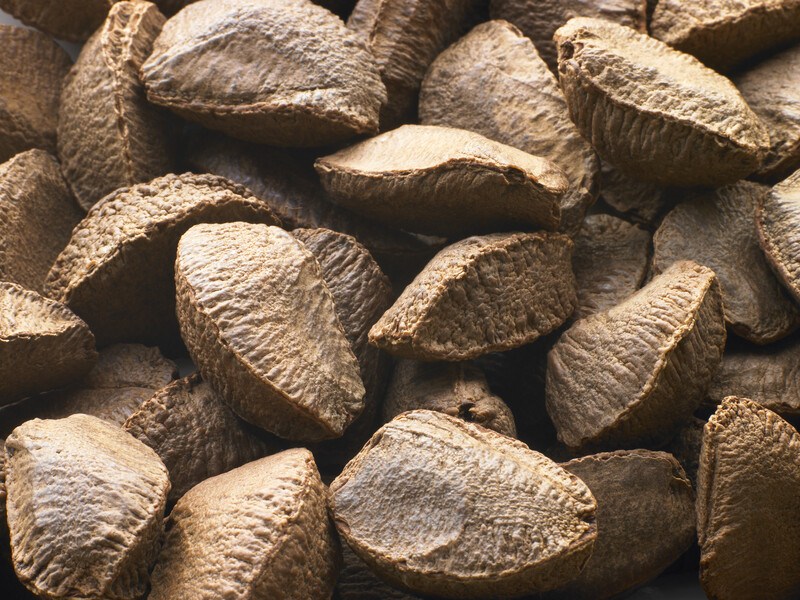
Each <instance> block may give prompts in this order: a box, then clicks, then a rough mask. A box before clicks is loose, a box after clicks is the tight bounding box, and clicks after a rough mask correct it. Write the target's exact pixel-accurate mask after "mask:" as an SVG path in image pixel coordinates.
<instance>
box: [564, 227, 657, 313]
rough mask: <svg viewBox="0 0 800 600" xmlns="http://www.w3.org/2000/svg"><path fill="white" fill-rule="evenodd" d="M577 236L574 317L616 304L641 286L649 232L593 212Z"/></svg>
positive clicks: (573, 256)
mask: <svg viewBox="0 0 800 600" xmlns="http://www.w3.org/2000/svg"><path fill="white" fill-rule="evenodd" d="M574 239H575V249H574V251H573V253H572V270H573V272H574V273H575V280H576V281H577V282H578V307H577V308H576V309H575V312H574V313H573V315H572V317H573V318H574V319H580V318H582V317H586V316H589V315H591V314H593V313H596V312H600V311H602V310H607V309H609V308H611V307H613V306H616V305H617V304H619V303H620V302H621V301H622V300H624V299H625V298H627V297H628V296H630V295H631V294H632V293H633V292H635V291H636V290H638V289H639V288H640V287H641V285H642V283H643V282H644V279H645V276H646V275H647V265H648V260H647V256H648V254H649V253H650V234H649V233H647V232H646V231H644V230H642V229H639V228H638V227H636V226H635V225H631V224H630V223H628V222H627V221H623V220H622V219H618V218H616V217H612V216H610V215H590V216H588V217H586V220H585V221H584V222H583V227H581V230H580V231H579V232H578V235H576V236H575V238H574Z"/></svg>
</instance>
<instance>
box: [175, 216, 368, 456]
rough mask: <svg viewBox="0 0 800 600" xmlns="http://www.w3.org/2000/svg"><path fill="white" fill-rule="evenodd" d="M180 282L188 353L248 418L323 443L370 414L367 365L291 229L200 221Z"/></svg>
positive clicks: (183, 246)
mask: <svg viewBox="0 0 800 600" xmlns="http://www.w3.org/2000/svg"><path fill="white" fill-rule="evenodd" d="M175 281H176V286H177V294H178V300H177V311H178V321H179V322H180V326H181V333H182V336H183V340H184V342H185V343H186V347H187V348H188V349H189V353H190V354H191V356H192V359H193V360H194V362H195V364H196V365H197V367H198V368H199V369H200V372H201V373H202V374H203V379H205V380H206V381H208V382H209V383H210V384H211V385H212V387H213V388H214V389H215V390H216V391H217V392H218V393H219V394H220V395H221V396H222V397H223V399H224V400H225V402H227V403H228V404H229V405H230V406H231V408H233V410H234V411H235V412H236V413H237V414H239V416H241V417H242V418H244V419H245V420H247V421H249V422H250V423H253V424H254V425H258V426H259V427H261V428H263V429H266V430H267V431H270V432H272V433H274V434H276V435H279V436H281V437H284V438H288V439H295V440H302V441H320V440H323V439H329V438H336V437H341V436H342V434H343V433H344V430H345V428H346V427H347V426H348V425H350V424H351V423H352V422H353V420H354V419H355V418H356V417H357V416H358V415H359V414H360V413H361V412H362V411H363V409H364V395H365V390H364V385H363V384H362V382H361V377H360V372H359V365H358V362H357V360H356V357H355V356H354V354H353V351H352V350H351V347H350V343H349V342H348V339H347V337H346V336H345V333H344V331H343V329H342V324H341V322H340V321H339V317H338V316H337V315H336V312H335V308H334V300H333V297H332V295H331V292H330V291H329V289H328V286H327V285H326V284H325V281H324V279H323V275H322V272H321V268H320V265H319V263H318V262H317V260H316V259H315V258H314V255H313V254H312V253H311V252H310V251H309V250H307V249H306V248H305V246H303V244H301V243H300V242H299V241H297V240H296V239H295V238H294V236H292V235H291V234H290V233H287V232H285V231H283V230H282V229H279V228H277V227H268V226H266V225H250V224H247V223H228V224H222V225H196V226H195V227H193V228H192V229H191V230H190V231H189V232H188V233H186V234H185V235H184V236H183V238H182V239H181V242H180V245H179V246H178V258H177V261H176V263H175Z"/></svg>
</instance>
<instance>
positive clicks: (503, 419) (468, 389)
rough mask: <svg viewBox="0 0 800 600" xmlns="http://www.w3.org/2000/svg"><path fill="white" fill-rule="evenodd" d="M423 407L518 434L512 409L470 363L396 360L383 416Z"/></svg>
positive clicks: (387, 417) (389, 418) (512, 435)
mask: <svg viewBox="0 0 800 600" xmlns="http://www.w3.org/2000/svg"><path fill="white" fill-rule="evenodd" d="M417 409H425V410H435V411H437V412H441V413H444V414H446V415H450V416H451V417H458V418H459V419H463V420H464V421H467V422H469V423H477V424H478V425H482V426H484V427H486V428H487V429H493V430H495V431H496V432H497V433H502V434H503V435H507V436H509V437H516V436H517V429H516V426H515V424H514V415H513V414H512V413H511V409H510V408H508V406H506V404H505V402H503V400H502V399H501V398H499V397H498V396H495V395H494V394H493V393H492V392H491V390H490V389H489V384H488V383H487V381H486V376H485V375H484V374H483V371H481V370H480V368H478V367H476V366H475V365H472V364H470V363H441V362H435V363H425V362H417V361H414V360H400V361H397V363H396V364H395V367H394V372H393V373H392V380H391V382H390V384H389V389H388V390H387V391H386V397H385V398H384V400H383V420H384V421H385V422H388V421H391V420H392V419H394V418H395V417H396V416H397V415H399V414H400V413H403V412H407V411H410V410H417Z"/></svg>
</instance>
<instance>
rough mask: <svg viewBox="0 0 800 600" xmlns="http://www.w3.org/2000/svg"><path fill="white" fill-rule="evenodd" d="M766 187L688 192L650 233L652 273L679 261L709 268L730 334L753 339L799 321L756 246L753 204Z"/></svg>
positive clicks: (770, 336)
mask: <svg viewBox="0 0 800 600" xmlns="http://www.w3.org/2000/svg"><path fill="white" fill-rule="evenodd" d="M767 191H768V189H767V188H766V187H764V186H762V185H759V184H756V183H750V182H746V181H742V182H739V183H736V184H734V185H731V186H727V187H724V188H719V189H717V190H713V191H709V192H698V193H694V194H689V195H688V196H687V197H686V198H685V200H684V201H683V202H682V203H681V204H679V205H678V206H676V207H675V208H674V209H672V211H670V212H669V214H667V216H666V217H664V220H663V221H662V222H661V226H660V227H659V228H658V231H656V233H655V235H654V236H653V269H652V270H653V273H654V274H658V273H663V272H664V271H665V270H666V269H667V268H668V267H669V266H670V265H671V264H672V263H674V262H675V261H678V260H693V261H695V262H697V263H699V264H702V265H705V266H707V267H709V268H711V269H713V270H714V272H715V273H716V274H717V277H718V278H719V284H720V287H721V289H722V304H723V306H724V309H725V320H726V321H727V323H728V324H729V325H730V326H731V328H732V330H733V332H734V333H736V334H737V335H739V336H741V337H743V338H745V339H747V340H749V341H751V342H754V343H756V344H768V343H770V342H774V341H776V340H779V339H781V338H783V337H785V336H787V335H789V334H790V333H791V332H792V331H794V329H796V327H797V325H798V322H799V321H800V311H799V310H798V308H797V307H796V306H795V304H794V302H792V300H791V299H790V298H789V296H788V294H786V293H785V292H784V290H783V289H782V287H781V284H780V282H779V281H778V279H777V278H776V277H775V275H774V274H773V273H772V272H771V271H770V268H769V265H768V264H767V261H766V260H765V259H764V253H763V252H762V251H761V248H759V244H758V233H757V231H756V223H755V213H756V205H757V203H759V202H760V201H761V199H762V198H763V197H764V195H765V194H766V193H767Z"/></svg>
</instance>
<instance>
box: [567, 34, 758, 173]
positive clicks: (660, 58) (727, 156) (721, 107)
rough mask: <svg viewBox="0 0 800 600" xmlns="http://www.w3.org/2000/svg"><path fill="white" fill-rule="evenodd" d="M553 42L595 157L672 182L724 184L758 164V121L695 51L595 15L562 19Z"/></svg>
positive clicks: (572, 110)
mask: <svg viewBox="0 0 800 600" xmlns="http://www.w3.org/2000/svg"><path fill="white" fill-rule="evenodd" d="M555 40H556V42H557V43H558V47H559V66H558V69H559V79H560V81H561V87H562V89H563V90H564V95H565V96H566V98H567V105H568V106H569V110H570V116H571V117H572V120H573V121H574V122H575V124H576V125H577V126H578V129H579V130H580V131H581V132H582V133H583V135H584V136H586V138H587V139H588V140H589V141H590V142H591V143H592V145H593V146H594V148H595V150H596V151H597V153H598V154H599V155H600V158H602V159H603V160H605V161H607V162H609V163H611V164H612V165H614V166H615V167H617V168H619V169H620V170H621V171H623V172H625V173H627V174H628V175H630V176H632V177H635V178H637V179H642V180H647V181H652V182H654V183H660V184H662V185H676V186H693V185H704V186H719V185H724V184H726V183H733V182H734V181H736V180H738V179H741V178H742V177H746V176H747V175H749V174H750V173H752V172H753V171H755V170H756V169H758V168H759V167H760V166H761V162H762V160H763V159H764V156H765V155H766V152H767V150H768V149H769V136H768V134H767V131H766V128H765V127H764V125H763V124H762V123H761V121H760V120H759V119H758V117H757V116H756V115H755V114H754V113H753V111H752V110H750V108H749V107H748V106H747V104H746V103H745V101H744V100H743V99H742V97H741V95H740V94H739V92H738V91H737V90H736V87H735V86H734V85H733V84H732V83H731V82H730V81H729V80H728V79H726V78H725V77H723V76H722V75H718V74H717V73H715V72H714V71H712V70H711V69H708V68H706V67H704V66H703V65H702V64H701V63H700V62H699V61H698V60H696V59H695V58H693V57H691V56H689V55H687V54H682V53H681V52H678V51H676V50H673V49H672V48H670V47H669V46H667V45H666V44H664V43H663V42H659V41H658V40H655V39H653V38H650V37H648V36H647V35H644V34H641V33H637V32H636V31H634V30H633V29H630V28H629V27H623V26H621V25H616V24H614V23H610V22H608V21H603V20H600V19H588V18H578V19H572V20H571V21H569V22H568V23H567V24H566V25H564V26H563V27H562V28H561V29H559V30H558V31H557V32H556V34H555Z"/></svg>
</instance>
